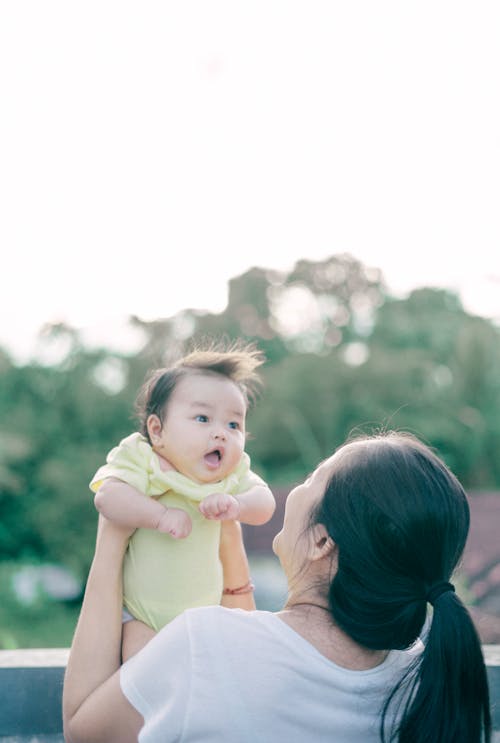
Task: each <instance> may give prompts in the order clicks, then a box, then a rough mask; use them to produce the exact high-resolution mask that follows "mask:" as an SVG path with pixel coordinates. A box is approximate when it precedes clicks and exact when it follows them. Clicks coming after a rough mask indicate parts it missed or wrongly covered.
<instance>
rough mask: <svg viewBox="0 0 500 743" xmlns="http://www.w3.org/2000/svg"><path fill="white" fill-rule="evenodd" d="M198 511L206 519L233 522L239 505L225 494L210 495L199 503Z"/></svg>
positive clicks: (238, 511)
mask: <svg viewBox="0 0 500 743" xmlns="http://www.w3.org/2000/svg"><path fill="white" fill-rule="evenodd" d="M199 509H200V511H201V513H202V514H203V515H204V517H205V518H206V519H215V520H216V521H234V520H235V519H237V518H238V515H239V513H240V504H239V503H238V501H237V500H236V498H234V496H232V495H228V494H227V493H212V494H211V495H207V497H206V498H204V499H203V500H202V501H201V503H200V505H199Z"/></svg>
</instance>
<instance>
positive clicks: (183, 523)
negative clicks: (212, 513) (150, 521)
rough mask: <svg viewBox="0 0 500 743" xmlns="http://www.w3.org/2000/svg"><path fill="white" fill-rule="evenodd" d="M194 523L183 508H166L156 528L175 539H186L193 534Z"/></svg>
mask: <svg viewBox="0 0 500 743" xmlns="http://www.w3.org/2000/svg"><path fill="white" fill-rule="evenodd" d="M192 526H193V525H192V522H191V519H190V518H189V516H188V515H187V513H186V512H185V511H183V510H182V508H165V512H164V513H163V514H162V515H161V517H160V520H159V521H158V524H157V525H156V528H157V530H158V531H161V532H163V533H164V534H170V536H171V537H173V538H174V539H184V538H185V537H188V536H189V535H190V534H191V529H192Z"/></svg>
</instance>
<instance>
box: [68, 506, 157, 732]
mask: <svg viewBox="0 0 500 743" xmlns="http://www.w3.org/2000/svg"><path fill="white" fill-rule="evenodd" d="M129 536H130V530H125V529H123V528H120V527H118V526H116V525H115V524H113V523H112V522H110V521H107V520H106V519H104V518H103V517H102V516H100V517H99V528H98V531H97V541H96V549H95V554H94V560H93V562H92V566H91V568H90V573H89V577H88V580H87V587H86V589H85V596H84V599H83V604H82V609H81V612H80V618H79V620H78V624H77V627H76V631H75V636H74V638H73V643H72V646H71V650H70V655H69V660H68V666H67V669H66V675H65V679H64V690H63V721H64V734H65V740H66V741H67V743H133V742H135V741H137V736H138V734H139V730H140V729H141V727H142V724H143V718H142V716H141V715H140V714H139V713H138V712H137V710H135V709H134V708H133V707H132V705H131V704H130V703H129V702H128V701H127V699H126V698H125V696H124V695H123V693H122V691H121V688H120V679H119V668H120V653H121V632H122V622H121V611H122V562H123V556H124V554H125V550H126V549H127V544H128V539H129Z"/></svg>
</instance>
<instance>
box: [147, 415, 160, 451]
mask: <svg viewBox="0 0 500 743" xmlns="http://www.w3.org/2000/svg"><path fill="white" fill-rule="evenodd" d="M146 428H147V429H148V433H149V438H150V439H151V442H152V443H153V444H155V443H156V442H157V441H158V439H159V438H160V434H161V430H162V428H163V426H162V422H161V420H160V419H159V418H158V416H157V415H155V414H154V413H153V414H152V415H150V416H148V419H147V421H146Z"/></svg>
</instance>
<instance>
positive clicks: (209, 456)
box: [148, 372, 246, 483]
mask: <svg viewBox="0 0 500 743" xmlns="http://www.w3.org/2000/svg"><path fill="white" fill-rule="evenodd" d="M245 416H246V403H245V399H244V397H243V394H242V392H241V390H240V389H239V388H238V387H237V385H236V384H235V383H234V382H232V381H231V380H230V379H227V377H223V376H217V375H215V374H214V375H211V374H203V373H198V372H194V373H192V374H187V375H186V376H185V377H182V378H181V379H180V380H179V382H178V383H177V384H176V386H175V389H174V390H173V392H172V394H171V396H170V399H169V401H168V403H167V410H166V414H165V417H164V420H163V426H162V427H161V430H159V431H155V430H154V428H153V427H152V426H151V425H149V422H148V430H149V434H150V437H151V442H152V444H153V449H154V450H155V451H156V452H158V454H161V456H163V457H165V459H168V461H169V462H170V463H171V464H172V465H173V466H174V467H175V469H176V470H178V471H179V472H181V473H182V474H183V475H186V476H187V477H190V478H191V479H192V480H195V481H196V482H200V483H206V482H214V483H215V482H218V481H219V480H222V479H224V478H225V477H227V475H229V474H230V473H231V472H233V470H234V469H235V468H236V467H237V465H238V463H239V461H240V459H241V457H242V454H243V450H244V446H245ZM153 417H154V416H151V418H153Z"/></svg>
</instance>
